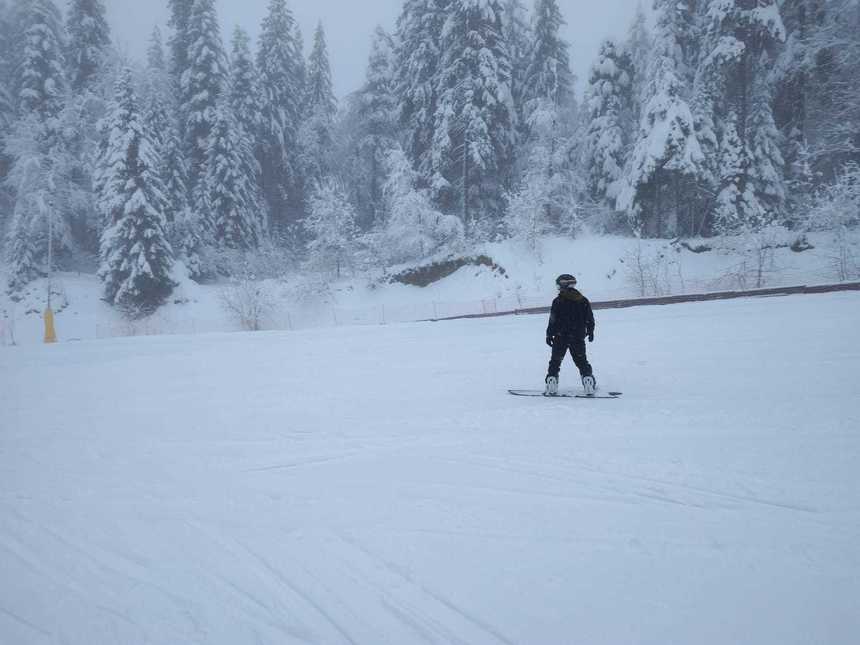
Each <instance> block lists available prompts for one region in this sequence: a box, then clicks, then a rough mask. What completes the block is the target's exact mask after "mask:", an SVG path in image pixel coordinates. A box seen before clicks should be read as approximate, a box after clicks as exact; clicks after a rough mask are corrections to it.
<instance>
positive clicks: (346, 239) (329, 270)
mask: <svg viewBox="0 0 860 645" xmlns="http://www.w3.org/2000/svg"><path fill="white" fill-rule="evenodd" d="M303 224H304V227H305V230H306V232H307V235H308V238H309V240H310V241H309V242H308V265H309V267H310V268H311V269H313V270H316V271H319V272H321V273H324V274H328V275H331V276H333V277H335V278H340V277H341V276H342V274H343V271H344V270H345V269H347V268H349V267H350V266H351V265H352V260H353V254H354V250H355V244H356V238H357V235H358V229H357V227H356V224H355V209H354V208H353V207H352V204H350V203H349V200H347V198H346V195H345V193H344V190H343V187H342V186H340V185H339V184H338V183H337V182H336V181H335V180H333V179H331V178H326V179H325V180H324V181H322V182H320V183H319V184H318V185H317V188H316V190H315V191H314V192H313V194H312V196H311V198H310V212H309V213H308V215H307V216H306V217H305V219H304V222H303Z"/></svg>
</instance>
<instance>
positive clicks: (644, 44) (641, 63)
mask: <svg viewBox="0 0 860 645" xmlns="http://www.w3.org/2000/svg"><path fill="white" fill-rule="evenodd" d="M693 1H695V0H681V1H680V2H679V3H678V4H679V11H684V10H685V6H684V5H688V4H689V3H690V2H693ZM658 2H660V0H654V5H653V6H654V8H655V9H656V8H657V3H658ZM651 40H652V37H651V33H650V30H649V29H648V17H647V16H646V15H645V9H644V8H643V6H642V2H641V1H640V2H639V3H637V5H636V14H635V15H634V17H633V22H632V23H631V24H630V29H629V30H628V31H627V40H626V41H625V42H624V49H625V51H626V52H627V55H628V56H629V57H630V62H631V64H632V69H633V71H632V74H631V79H630V94H631V96H632V97H633V109H632V110H631V114H630V117H631V120H632V123H631V124H630V126H629V127H627V128H626V129H627V130H628V131H630V132H634V133H635V132H636V131H637V130H638V128H639V123H640V121H641V120H642V108H643V107H644V105H645V103H646V102H647V101H648V96H647V91H646V85H647V82H648V81H647V78H648V73H649V68H650V66H651V57H652V49H651V44H652V43H651Z"/></svg>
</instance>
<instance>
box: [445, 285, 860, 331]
mask: <svg viewBox="0 0 860 645" xmlns="http://www.w3.org/2000/svg"><path fill="white" fill-rule="evenodd" d="M837 291H860V282H842V283H837V284H820V285H800V286H794V287H774V288H768V289H751V290H748V291H716V292H712V293H691V294H686V295H679V296H659V297H652V298H627V299H624V300H604V301H595V302H592V303H591V307H592V309H626V308H629V307H647V306H654V305H675V304H681V303H686V302H709V301H713V300H734V299H737V298H755V297H774V296H791V295H797V294H815V293H834V292H837ZM549 310H550V308H549V307H548V306H547V307H528V308H520V309H511V310H507V311H494V312H490V313H475V314H463V315H459V316H448V317H444V318H431V319H428V320H430V321H431V322H442V321H446V320H466V319H470V318H498V317H501V316H527V315H532V314H548V313H549Z"/></svg>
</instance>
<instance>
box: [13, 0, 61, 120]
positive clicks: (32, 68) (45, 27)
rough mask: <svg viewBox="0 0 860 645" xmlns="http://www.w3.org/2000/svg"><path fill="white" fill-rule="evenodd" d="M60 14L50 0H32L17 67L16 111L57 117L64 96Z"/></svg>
mask: <svg viewBox="0 0 860 645" xmlns="http://www.w3.org/2000/svg"><path fill="white" fill-rule="evenodd" d="M63 49H64V41H63V33H62V17H61V15H60V11H59V10H58V9H57V6H56V5H55V4H54V3H53V2H52V0H31V2H30V3H29V5H28V8H27V13H26V25H25V32H24V49H23V55H22V60H21V63H20V67H19V69H18V88H19V91H18V112H19V114H27V113H33V112H35V113H37V114H38V115H39V117H40V118H41V119H42V120H45V119H49V118H52V117H56V116H57V115H58V114H59V113H60V110H62V109H63V103H64V100H65V89H66V81H65V72H64V62H63Z"/></svg>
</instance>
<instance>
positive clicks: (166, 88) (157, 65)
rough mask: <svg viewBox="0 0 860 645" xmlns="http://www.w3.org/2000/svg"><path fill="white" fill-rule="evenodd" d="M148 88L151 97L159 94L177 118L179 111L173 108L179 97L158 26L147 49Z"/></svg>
mask: <svg viewBox="0 0 860 645" xmlns="http://www.w3.org/2000/svg"><path fill="white" fill-rule="evenodd" d="M146 86H147V88H146V89H147V93H148V94H149V95H150V97H151V95H153V94H157V95H158V98H159V99H160V101H161V102H162V103H163V104H164V106H165V107H167V106H171V112H172V113H173V115H174V118H176V113H177V112H178V110H177V109H176V108H175V107H173V106H175V105H176V103H177V97H176V96H175V93H174V92H173V91H172V88H173V87H176V86H175V85H174V84H173V79H172V78H171V76H170V73H169V70H168V65H167V57H166V56H165V55H164V41H163V39H162V37H161V29H159V27H158V25H156V26H155V27H153V29H152V33H151V34H150V36H149V43H148V45H147V48H146Z"/></svg>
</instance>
